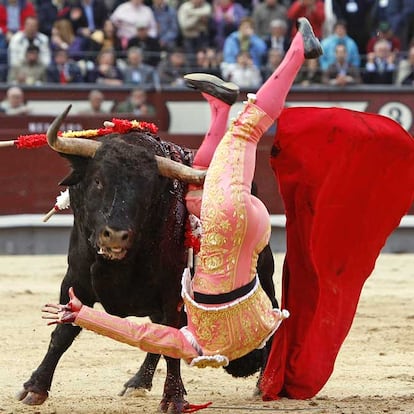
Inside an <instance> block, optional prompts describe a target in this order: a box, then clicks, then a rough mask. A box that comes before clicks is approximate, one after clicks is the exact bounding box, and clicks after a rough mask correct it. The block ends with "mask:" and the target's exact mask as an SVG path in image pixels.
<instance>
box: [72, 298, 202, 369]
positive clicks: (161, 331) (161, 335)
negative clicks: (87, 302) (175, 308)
mask: <svg viewBox="0 0 414 414" xmlns="http://www.w3.org/2000/svg"><path fill="white" fill-rule="evenodd" d="M75 324H76V325H78V326H80V327H82V328H85V329H88V330H90V331H93V332H96V333H98V334H100V335H104V336H107V337H109V338H112V339H115V340H116V341H119V342H123V343H125V344H128V345H131V346H135V347H138V348H140V349H141V350H143V351H145V352H151V353H154V354H161V355H166V356H169V357H172V358H177V359H179V358H182V359H184V360H186V361H188V362H189V361H191V360H192V359H193V358H196V357H198V356H199V355H198V353H197V351H196V350H195V349H194V348H193V346H192V345H191V344H190V343H189V342H188V341H187V339H186V338H185V337H184V335H183V334H182V333H181V331H180V330H178V329H176V328H172V327H170V326H165V325H159V324H156V323H151V322H149V323H143V324H137V323H135V322H132V321H130V320H128V319H124V318H119V317H118V316H113V315H109V314H108V313H106V312H103V311H98V310H95V309H92V308H89V307H88V306H83V307H82V309H81V310H80V312H79V314H78V316H77V317H76V319H75Z"/></svg>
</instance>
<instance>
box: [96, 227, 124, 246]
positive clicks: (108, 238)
mask: <svg viewBox="0 0 414 414" xmlns="http://www.w3.org/2000/svg"><path fill="white" fill-rule="evenodd" d="M101 238H102V240H104V241H105V242H106V243H109V244H120V245H125V244H128V242H129V241H130V238H131V232H130V231H128V230H115V229H112V228H111V227H108V226H106V227H105V228H104V229H103V230H102V233H101Z"/></svg>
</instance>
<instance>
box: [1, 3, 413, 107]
mask: <svg viewBox="0 0 414 414" xmlns="http://www.w3.org/2000/svg"><path fill="white" fill-rule="evenodd" d="M301 16H305V17H307V18H308V19H309V20H310V22H311V24H312V26H313V28H314V31H315V34H316V35H317V36H318V37H319V38H320V39H321V41H322V46H323V49H324V54H323V55H322V56H321V57H320V58H319V59H315V60H308V61H307V62H306V64H305V65H304V66H303V68H302V69H301V71H300V73H299V74H298V76H297V79H296V84H297V85H302V86H308V85H331V86H336V87H344V86H346V85H356V84H398V85H408V86H410V85H411V86H413V85H414V0H381V1H378V0H250V1H243V0H126V1H119V0H37V1H35V0H33V1H28V0H0V81H1V82H7V83H9V84H12V85H15V86H20V87H21V86H24V85H41V84H45V83H58V84H70V83H82V82H84V83H91V84H97V85H109V86H111V85H113V86H117V85H131V87H132V88H133V91H132V93H131V96H130V100H129V102H128V104H129V105H130V107H129V108H130V109H132V110H133V111H136V110H137V109H136V108H137V105H138V104H137V102H139V101H140V99H141V97H140V96H139V95H140V94H141V92H142V91H144V92H145V90H148V89H155V90H160V89H162V88H163V87H182V86H183V85H184V82H183V75H184V74H186V73H189V72H195V71H198V72H207V73H211V74H214V75H217V76H221V77H223V78H224V79H226V80H231V81H233V82H235V83H236V84H238V85H239V86H240V87H241V88H247V89H253V90H256V89H257V88H258V87H259V86H260V85H261V84H262V83H263V82H264V81H265V80H266V79H267V77H268V76H269V75H270V74H271V73H272V72H273V70H274V69H275V68H276V67H277V65H278V64H279V63H280V61H281V60H282V58H283V56H284V53H285V52H286V50H287V49H288V47H289V44H290V41H291V39H292V36H293V35H294V34H295V31H296V25H295V22H296V20H297V19H298V18H299V17H301ZM94 89H99V87H96V88H94ZM136 91H139V93H137V92H136ZM12 92H14V93H16V90H14V91H12ZM96 92H97V91H95V90H93V91H92V92H91V96H92V97H93V98H94V100H95V101H96V102H97V103H96V107H95V109H94V108H93V107H91V111H92V112H93V111H94V110H99V101H100V100H102V97H101V96H99V94H98V93H96ZM140 110H141V109H140ZM150 110H151V108H146V109H145V108H144V109H142V111H150Z"/></svg>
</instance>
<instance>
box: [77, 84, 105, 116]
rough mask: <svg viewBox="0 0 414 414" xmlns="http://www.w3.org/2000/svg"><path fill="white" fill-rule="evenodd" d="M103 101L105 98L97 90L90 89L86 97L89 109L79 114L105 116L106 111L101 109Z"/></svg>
mask: <svg viewBox="0 0 414 414" xmlns="http://www.w3.org/2000/svg"><path fill="white" fill-rule="evenodd" d="M104 100H105V96H104V94H103V93H102V92H101V91H100V90H99V89H92V90H91V91H90V92H89V95H88V103H89V108H88V109H86V110H82V111H81V112H80V114H81V115H99V114H107V113H108V111H105V110H104V109H103V108H102V105H103V103H104Z"/></svg>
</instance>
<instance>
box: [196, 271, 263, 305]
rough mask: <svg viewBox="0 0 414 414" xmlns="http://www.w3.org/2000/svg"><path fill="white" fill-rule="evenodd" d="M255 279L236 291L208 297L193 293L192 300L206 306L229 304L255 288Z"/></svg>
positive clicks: (203, 294)
mask: <svg viewBox="0 0 414 414" xmlns="http://www.w3.org/2000/svg"><path fill="white" fill-rule="evenodd" d="M255 284H256V278H255V277H254V278H253V279H252V281H251V282H249V283H248V284H247V285H244V286H241V287H239V288H237V289H234V290H232V291H231V292H227V293H219V294H217V295H208V294H205V293H199V292H194V300H195V301H196V302H197V303H201V304H203V303H204V304H207V305H219V304H221V303H226V302H230V301H232V300H235V299H238V298H241V297H242V296H244V295H247V294H248V293H249V292H250V291H251V290H252V289H253V288H254V286H255Z"/></svg>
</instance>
